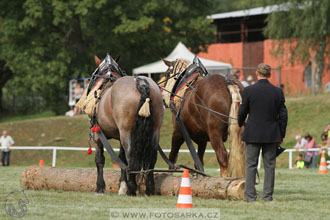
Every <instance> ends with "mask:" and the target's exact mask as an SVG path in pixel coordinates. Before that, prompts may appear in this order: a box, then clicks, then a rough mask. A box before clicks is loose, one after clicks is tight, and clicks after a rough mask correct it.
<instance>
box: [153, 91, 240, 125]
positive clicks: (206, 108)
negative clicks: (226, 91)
mask: <svg viewBox="0 0 330 220" xmlns="http://www.w3.org/2000/svg"><path fill="white" fill-rule="evenodd" d="M159 88H161V89H163V90H164V91H165V92H168V93H171V94H172V95H173V96H176V97H178V98H180V99H182V100H184V98H182V97H181V96H178V95H176V94H174V93H172V92H170V91H168V90H167V89H165V88H164V87H161V86H159ZM190 102H191V103H192V104H194V105H196V106H198V107H201V108H203V109H205V110H207V111H210V112H213V113H214V114H218V115H221V116H224V117H227V118H231V119H235V120H237V118H234V117H231V116H229V115H225V114H222V113H220V112H217V111H215V110H213V109H211V108H208V107H205V106H203V105H200V104H198V103H196V102H193V101H190ZM219 119H220V118H219ZM225 123H228V122H226V121H225ZM228 124H229V123H228Z"/></svg>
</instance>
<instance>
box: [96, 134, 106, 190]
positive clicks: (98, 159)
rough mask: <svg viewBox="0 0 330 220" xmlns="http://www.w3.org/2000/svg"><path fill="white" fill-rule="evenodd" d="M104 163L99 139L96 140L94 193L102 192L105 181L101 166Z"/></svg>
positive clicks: (102, 149)
mask: <svg viewBox="0 0 330 220" xmlns="http://www.w3.org/2000/svg"><path fill="white" fill-rule="evenodd" d="M104 163H105V157H104V148H103V144H102V142H101V140H100V139H97V140H96V154H95V164H96V168H97V181H96V191H95V193H96V194H104V189H105V182H104V177H103V167H104Z"/></svg>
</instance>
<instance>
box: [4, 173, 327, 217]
mask: <svg viewBox="0 0 330 220" xmlns="http://www.w3.org/2000/svg"><path fill="white" fill-rule="evenodd" d="M23 170H24V167H6V168H4V167H1V168H0V172H1V175H0V203H1V205H0V219H12V218H11V217H9V216H8V215H7V214H6V212H5V210H4V204H3V203H4V199H5V197H6V195H8V194H9V193H10V192H11V191H14V190H20V189H21V188H20V185H19V178H20V175H21V173H22V172H23ZM208 173H211V174H214V175H215V174H216V171H215V170H214V169H212V170H208ZM260 174H261V184H260V185H257V191H258V193H259V195H262V183H263V179H262V178H263V172H262V171H261V173H260ZM329 175H330V174H327V175H319V174H317V171H316V170H288V169H277V170H276V181H275V192H274V201H273V202H270V203H265V202H262V201H260V198H259V199H258V202H257V203H253V204H250V203H246V202H244V201H228V200H215V199H200V198H193V204H194V207H195V208H217V209H220V213H221V218H220V219H231V220H232V219H277V220H292V219H297V220H298V219H299V220H302V219H318V220H323V219H329V218H330V209H329V207H330V206H329V202H330V194H329V190H330V189H329ZM25 194H26V195H27V197H28V199H29V204H27V210H28V211H27V214H26V215H25V216H24V218H23V219H33V220H38V219H40V220H41V219H42V220H44V219H109V218H110V216H109V215H110V214H109V209H110V208H125V210H129V209H130V208H138V209H140V210H143V209H144V208H173V209H175V207H176V202H177V198H176V197H168V196H153V197H143V196H137V197H134V198H132V197H126V196H118V195H116V194H110V193H107V194H105V195H104V196H95V195H94V194H93V193H86V192H63V191H32V190H27V191H25ZM260 197H261V196H260ZM14 201H15V200H14ZM14 201H12V202H14Z"/></svg>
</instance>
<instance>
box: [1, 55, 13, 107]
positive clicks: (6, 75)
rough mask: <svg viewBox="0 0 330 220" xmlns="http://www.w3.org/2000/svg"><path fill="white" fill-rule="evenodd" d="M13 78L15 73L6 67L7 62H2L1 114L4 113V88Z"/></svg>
mask: <svg viewBox="0 0 330 220" xmlns="http://www.w3.org/2000/svg"><path fill="white" fill-rule="evenodd" d="M12 76H13V73H12V72H11V71H10V69H9V68H8V67H6V62H5V61H3V60H0V112H3V111H4V108H3V105H2V88H3V87H4V86H5V85H6V83H7V81H8V80H9V79H10V78H11V77H12Z"/></svg>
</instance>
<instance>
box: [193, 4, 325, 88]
mask: <svg viewBox="0 0 330 220" xmlns="http://www.w3.org/2000/svg"><path fill="white" fill-rule="evenodd" d="M274 10H277V7H276V6H268V7H265V8H262V7H260V8H253V9H249V10H241V11H233V12H227V13H220V14H213V15H211V16H209V17H208V18H209V19H213V23H214V24H215V25H216V26H217V35H216V40H215V41H216V43H214V44H211V45H210V46H209V47H208V51H207V53H200V54H198V55H199V56H201V57H203V58H207V59H212V60H216V61H222V62H227V63H231V64H232V66H233V68H235V67H236V68H238V69H239V68H241V67H256V66H257V65H258V64H259V63H267V64H269V65H270V66H271V67H272V68H273V71H272V77H271V78H270V81H271V82H272V83H273V84H274V85H279V84H281V85H282V86H283V87H284V90H285V92H286V93H289V94H299V93H308V92H309V91H310V85H311V68H308V63H307V64H301V63H295V64H294V65H291V64H289V62H288V59H287V57H286V56H285V55H284V57H283V58H281V59H277V58H275V57H274V56H273V55H272V54H271V53H272V48H273V43H274V40H272V39H266V38H265V36H264V35H263V29H264V28H265V26H266V21H265V19H266V17H267V15H268V14H269V13H271V12H273V11H274ZM288 46H289V45H288ZM328 62H329V61H328V60H327V61H326V64H325V65H324V66H325V70H324V73H323V78H322V86H324V85H325V84H326V83H328V82H329V81H330V72H329V70H328V69H327V66H328ZM306 67H307V68H306ZM305 68H306V69H305ZM304 70H306V71H304ZM241 72H243V74H244V77H245V79H246V78H247V77H248V76H249V75H251V76H252V77H253V78H254V80H255V79H256V78H255V70H247V69H244V70H241Z"/></svg>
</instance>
